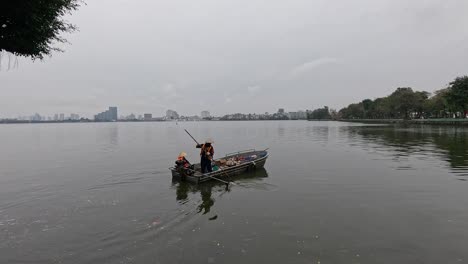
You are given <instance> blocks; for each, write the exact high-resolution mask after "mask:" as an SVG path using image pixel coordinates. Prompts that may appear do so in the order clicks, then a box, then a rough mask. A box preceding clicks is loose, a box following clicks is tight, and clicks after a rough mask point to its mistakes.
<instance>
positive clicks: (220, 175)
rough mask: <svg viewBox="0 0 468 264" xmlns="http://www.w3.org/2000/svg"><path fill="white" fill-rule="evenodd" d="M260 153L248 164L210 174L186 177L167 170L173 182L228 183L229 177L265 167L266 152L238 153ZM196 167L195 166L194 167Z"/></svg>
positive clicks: (244, 163) (249, 153)
mask: <svg viewBox="0 0 468 264" xmlns="http://www.w3.org/2000/svg"><path fill="white" fill-rule="evenodd" d="M259 153H262V154H263V155H261V156H260V157H259V158H257V159H254V160H251V161H248V162H243V163H241V164H238V165H235V166H232V167H224V168H222V169H221V168H220V169H219V170H217V171H213V172H210V173H205V174H202V173H201V172H199V171H195V173H193V174H192V175H188V174H186V173H183V172H180V171H178V170H177V169H176V168H175V167H173V168H169V169H170V170H171V172H172V178H173V179H175V180H183V181H187V182H191V183H195V184H199V183H203V182H206V181H212V180H216V179H219V180H223V181H230V180H231V177H234V176H236V175H239V174H243V173H245V172H247V171H251V170H256V169H262V168H264V166H265V162H266V160H267V158H268V153H267V152H266V151H250V152H238V154H236V155H247V156H248V155H256V154H259ZM236 155H230V156H226V157H225V158H226V159H228V158H232V157H235V156H236ZM196 167H197V165H196Z"/></svg>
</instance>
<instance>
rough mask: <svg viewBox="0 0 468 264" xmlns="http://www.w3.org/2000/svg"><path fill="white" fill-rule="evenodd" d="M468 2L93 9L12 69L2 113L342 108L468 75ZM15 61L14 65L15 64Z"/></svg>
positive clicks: (369, 0) (256, 2) (125, 4)
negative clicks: (59, 40)
mask: <svg viewBox="0 0 468 264" xmlns="http://www.w3.org/2000/svg"><path fill="white" fill-rule="evenodd" d="M467 8H468V2H467V1H463V0H458V1H457V0H449V1H446V0H430V1H403V0H396V1H395V0H380V1H375V0H359V1H345V0H340V1H325V0H323V1H298V0H294V1H287V2H285V1H261V0H251V1H197V2H188V1H182V2H179V1H170V2H167V1H144V0H134V1H122V0H121V1H110V0H105V1H87V2H86V5H82V6H81V7H80V8H79V9H78V10H77V11H76V12H73V13H72V14H71V15H70V16H68V18H67V19H68V20H69V21H70V22H72V23H74V24H76V25H77V26H78V28H79V31H78V32H75V33H73V34H69V35H65V37H66V38H67V39H68V40H69V42H70V43H71V45H68V44H65V45H59V47H61V48H63V49H64V50H65V52H64V53H54V54H53V56H52V57H51V58H45V59H44V60H43V61H35V62H31V61H30V60H29V59H25V58H18V66H17V67H13V68H11V69H10V70H7V64H8V56H6V55H5V54H4V56H3V59H2V70H1V71H0V76H1V77H0V78H1V84H0V87H1V88H0V90H1V92H2V96H1V97H0V105H1V107H0V116H2V117H16V116H20V115H31V114H33V113H35V112H39V113H41V114H43V115H47V116H53V115H54V114H55V113H76V114H79V115H80V116H87V117H93V116H94V115H95V114H96V113H98V112H100V111H102V110H104V109H106V108H107V107H108V106H112V105H116V106H118V107H119V115H120V114H122V115H128V114H130V113H140V114H142V113H153V115H155V116H163V115H164V114H165V111H166V110H167V109H175V110H177V111H178V112H179V113H180V114H183V115H195V114H199V113H200V112H201V111H203V110H209V111H210V112H211V113H212V114H214V115H217V116H222V115H224V114H228V113H236V112H241V113H263V112H276V110H277V109H278V108H279V107H284V108H285V109H288V110H290V111H297V110H301V109H313V108H316V107H321V106H324V105H327V106H329V107H331V108H340V107H343V106H345V105H347V104H349V103H351V102H355V101H360V100H362V99H365V98H375V97H379V96H385V95H387V94H389V93H391V92H392V91H393V90H394V89H395V88H396V87H400V86H402V87H407V86H410V87H413V89H418V90H427V91H430V92H433V91H434V90H436V89H440V88H443V87H445V86H446V85H447V83H448V82H449V81H450V80H452V79H454V78H455V77H456V76H458V75H462V74H464V73H466V71H467V64H466V61H467V60H468V57H467V50H468V46H467V45H466V43H467V41H468V32H467V30H466V25H467V24H468V16H466V10H467ZM13 60H14V58H13Z"/></svg>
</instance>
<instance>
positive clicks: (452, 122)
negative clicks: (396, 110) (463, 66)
mask: <svg viewBox="0 0 468 264" xmlns="http://www.w3.org/2000/svg"><path fill="white" fill-rule="evenodd" d="M336 121H339V122H350V123H363V124H396V125H433V126H468V118H463V119H462V118H459V119H456V118H445V119H442V118H440V119H410V120H405V119H338V120H336Z"/></svg>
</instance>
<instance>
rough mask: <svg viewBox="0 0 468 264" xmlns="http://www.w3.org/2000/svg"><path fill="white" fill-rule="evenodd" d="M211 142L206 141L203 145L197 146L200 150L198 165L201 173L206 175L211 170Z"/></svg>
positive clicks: (212, 153)
mask: <svg viewBox="0 0 468 264" xmlns="http://www.w3.org/2000/svg"><path fill="white" fill-rule="evenodd" d="M212 144H213V140H211V139H207V140H206V141H205V144H198V145H197V148H199V149H201V150H200V165H201V172H202V173H207V172H212V171H213V168H212V167H211V161H212V160H213V156H214V148H213V145H212Z"/></svg>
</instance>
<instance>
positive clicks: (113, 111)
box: [94, 106, 117, 121]
mask: <svg viewBox="0 0 468 264" xmlns="http://www.w3.org/2000/svg"><path fill="white" fill-rule="evenodd" d="M94 120H96V121H117V107H115V106H111V107H109V110H107V111H104V112H101V113H99V114H97V115H95V116H94Z"/></svg>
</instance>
